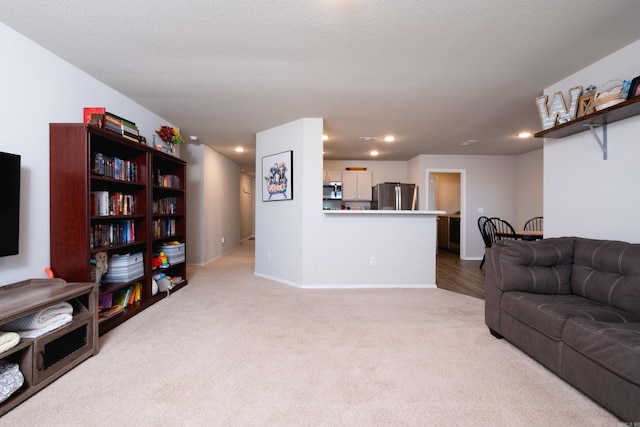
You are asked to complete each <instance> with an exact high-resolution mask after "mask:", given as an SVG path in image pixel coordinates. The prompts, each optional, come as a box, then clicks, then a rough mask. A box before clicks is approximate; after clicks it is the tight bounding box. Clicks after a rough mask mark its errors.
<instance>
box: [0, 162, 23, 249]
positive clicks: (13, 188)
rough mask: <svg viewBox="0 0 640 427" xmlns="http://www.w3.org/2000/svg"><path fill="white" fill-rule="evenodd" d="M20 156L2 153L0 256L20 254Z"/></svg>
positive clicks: (0, 177)
mask: <svg viewBox="0 0 640 427" xmlns="http://www.w3.org/2000/svg"><path fill="white" fill-rule="evenodd" d="M19 226H20V156H19V155H18V154H9V153H3V152H0V256H8V255H17V254H18V236H19V233H18V232H19V229H20V227H19Z"/></svg>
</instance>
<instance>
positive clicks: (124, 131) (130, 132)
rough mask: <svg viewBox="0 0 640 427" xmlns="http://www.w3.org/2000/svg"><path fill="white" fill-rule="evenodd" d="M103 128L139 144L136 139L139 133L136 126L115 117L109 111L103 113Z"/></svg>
mask: <svg viewBox="0 0 640 427" xmlns="http://www.w3.org/2000/svg"><path fill="white" fill-rule="evenodd" d="M104 128H105V129H107V130H109V131H111V132H114V133H117V134H119V135H120V136H122V137H123V138H125V139H127V140H129V141H133V142H140V140H139V139H138V137H139V136H140V131H139V130H138V127H137V126H136V124H135V123H134V122H132V121H131V120H127V119H125V118H123V117H120V116H116V115H115V114H113V113H111V112H109V111H106V112H105V113H104Z"/></svg>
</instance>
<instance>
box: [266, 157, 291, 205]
mask: <svg viewBox="0 0 640 427" xmlns="http://www.w3.org/2000/svg"><path fill="white" fill-rule="evenodd" d="M292 199H293V151H284V152H282V153H277V154H272V155H270V156H265V157H263V158H262V201H263V202H271V201H276V200H292Z"/></svg>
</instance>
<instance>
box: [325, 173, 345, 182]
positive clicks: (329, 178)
mask: <svg viewBox="0 0 640 427" xmlns="http://www.w3.org/2000/svg"><path fill="white" fill-rule="evenodd" d="M323 181H324V182H340V181H342V172H340V171H324V177H323Z"/></svg>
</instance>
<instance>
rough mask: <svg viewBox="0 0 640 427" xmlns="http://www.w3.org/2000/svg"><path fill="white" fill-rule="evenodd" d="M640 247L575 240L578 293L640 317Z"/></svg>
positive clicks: (574, 281)
mask: <svg viewBox="0 0 640 427" xmlns="http://www.w3.org/2000/svg"><path fill="white" fill-rule="evenodd" d="M639 260H640V244H631V243H625V242H616V241H610V240H591V239H584V238H575V250H574V254H573V269H572V272H571V290H572V292H573V293H574V294H576V295H580V296H583V297H585V298H588V299H591V300H594V301H598V302H601V303H603V304H608V305H611V306H613V307H617V308H619V309H621V310H625V311H630V312H633V313H636V314H640V261H639Z"/></svg>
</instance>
